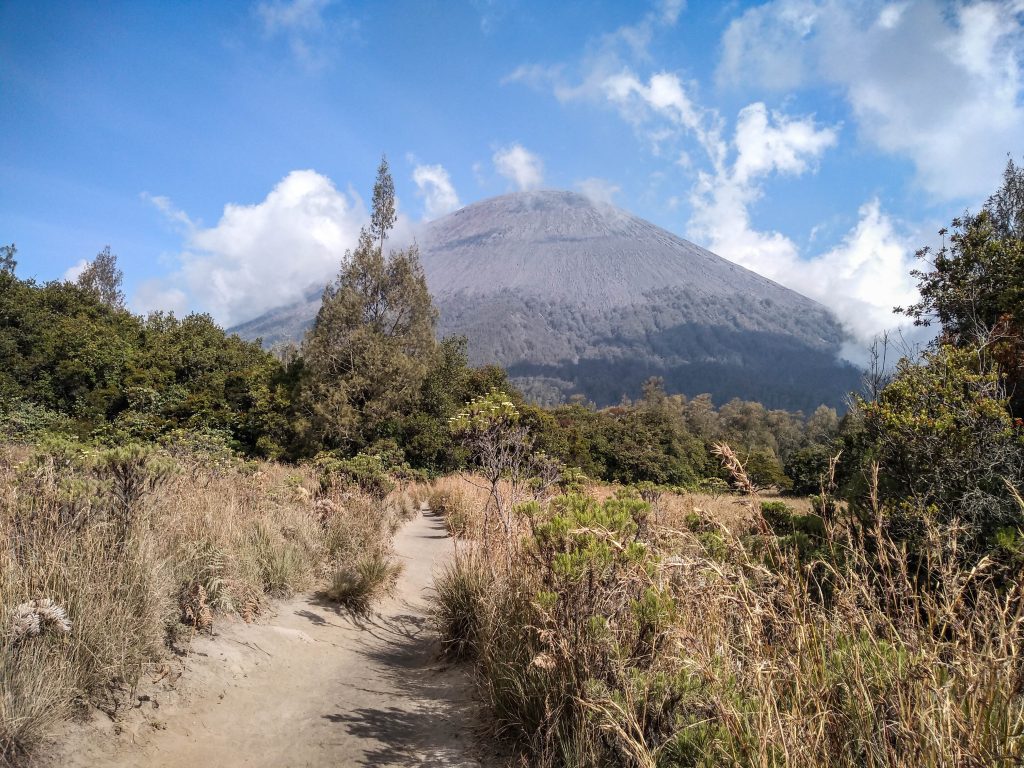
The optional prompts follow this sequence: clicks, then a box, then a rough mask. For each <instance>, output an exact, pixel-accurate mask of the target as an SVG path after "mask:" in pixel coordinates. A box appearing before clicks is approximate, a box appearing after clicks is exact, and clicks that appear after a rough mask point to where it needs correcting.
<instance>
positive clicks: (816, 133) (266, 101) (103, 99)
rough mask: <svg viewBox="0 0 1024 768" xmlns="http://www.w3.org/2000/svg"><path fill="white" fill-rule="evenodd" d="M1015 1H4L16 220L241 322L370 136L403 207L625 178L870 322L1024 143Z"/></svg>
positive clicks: (0, 27)
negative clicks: (917, 253)
mask: <svg viewBox="0 0 1024 768" xmlns="http://www.w3.org/2000/svg"><path fill="white" fill-rule="evenodd" d="M1022 24H1024V2H1021V0H1012V1H1011V0H1007V1H1006V2H980V3H978V2H975V3H964V4H952V3H935V2H926V1H925V0H917V1H916V2H896V3H881V2H878V3H876V2H865V3H851V2H839V0H820V1H817V0H773V1H772V2H768V3H739V2H735V3H698V2H690V3H689V4H683V3H680V2H673V1H672V0H667V1H666V0H662V1H661V2H652V3H627V2H609V3H605V4H594V3H581V2H565V3H547V2H526V0H475V1H469V2H461V3H460V2H436V1H435V2H392V3H357V2H346V1H345V0H334V1H333V2H332V1H330V0H288V1H286V0H258V1H257V2H254V3H251V4H248V5H247V4H244V3H239V2H233V3H215V2H194V3H188V2H179V3H156V2H142V1H140V0H136V2H131V3H116V2H111V3H67V4H62V3H42V2H5V3H0V99H2V103H3V105H4V118H5V119H4V128H3V132H2V139H0V174H2V178H3V184H2V185H0V240H2V241H3V242H11V241H14V242H16V243H17V245H18V249H19V261H20V263H19V270H18V271H19V274H21V275H22V276H33V277H35V278H37V279H39V280H49V279H60V278H62V277H65V276H73V275H74V274H75V270H76V269H77V268H80V266H81V264H82V263H83V260H85V259H89V258H91V257H92V256H94V255H95V254H96V253H97V252H98V251H99V250H101V249H102V248H103V247H104V246H105V245H108V244H109V245H110V246H111V248H112V250H113V251H114V252H115V253H116V254H118V256H119V258H120V263H121V266H122V268H123V270H124V272H125V283H126V289H127V292H128V295H129V300H130V303H131V305H132V306H133V308H135V309H136V310H138V311H146V310H150V309H155V308H166V309H174V310H176V311H178V312H182V311H186V310H192V309H196V310H203V311H210V312H212V313H213V314H214V316H215V317H216V318H217V319H218V320H219V321H221V322H223V323H225V324H230V323H233V322H238V321H241V320H245V319H247V318H248V317H251V316H253V315H254V314H257V313H259V312H260V311H263V310H265V309H267V308H270V307H273V306H276V305H279V304H281V303H284V302H287V301H289V300H292V299H294V298H295V297H296V296H297V295H298V294H299V293H301V292H302V291H303V290H304V289H305V288H307V287H308V286H309V285H310V284H313V283H317V282H322V281H323V280H325V279H326V278H327V277H328V276H330V275H331V274H332V273H333V272H335V271H336V268H337V264H338V260H339V259H340V258H341V256H342V254H343V253H344V250H345V248H346V247H348V246H350V245H351V244H352V243H353V242H354V239H355V235H356V233H357V232H358V228H359V226H360V225H361V224H362V222H363V220H364V217H365V214H366V212H365V202H364V201H365V200H366V198H367V197H368V195H369V191H370V188H371V186H372V183H373V176H374V171H375V169H376V165H377V163H378V161H379V159H380V155H381V153H382V152H386V153H387V154H388V157H389V160H390V162H391V166H392V171H393V174H394V177H395V182H396V187H397V190H398V195H399V199H400V206H401V211H402V214H403V219H402V222H401V226H400V228H401V230H402V231H403V233H405V234H406V235H408V234H414V233H415V227H416V225H417V223H418V222H421V221H423V220H424V219H426V218H430V217H434V216H438V215H441V214H443V213H445V212H447V211H449V210H451V209H452V208H454V207H457V206H458V205H460V204H466V203H470V202H473V201H475V200H479V199H482V198H485V197H489V196H492V195H496V194H501V193H504V192H507V191H510V190H514V189H527V188H536V187H544V188H566V189H577V190H581V191H584V192H586V193H587V194H590V195H592V196H595V197H597V198H601V199H608V200H611V201H612V202H614V203H615V204H617V205H620V206H622V207H624V208H626V209H628V210H631V211H633V212H635V213H637V214H639V215H641V216H644V217H645V218H648V219H650V220H652V221H654V222H655V223H657V224H659V225H661V226H663V227H665V228H667V229H669V230H671V231H673V232H675V233H677V234H680V235H682V236H684V237H687V238H688V239H691V240H693V241H695V242H697V243H699V244H701V245H704V246H706V247H709V248H711V249H712V250H714V251H716V252H718V253H720V254H721V255H723V256H725V257H727V258H730V259H733V260H735V261H738V262H739V263H742V264H744V265H746V266H749V267H751V268H753V269H756V270H757V271H760V272H762V273H763V274H766V275H768V276H769V277H772V278H773V279H776V280H778V281H779V282H782V283H783V284H786V285H789V286H791V287H793V288H795V289H796V290H799V291H801V292H803V293H805V294H807V295H809V296H812V297H813V298H816V299H818V300H820V301H823V302H825V303H827V304H828V305H829V306H832V307H833V308H834V309H835V310H836V312H837V314H839V316H840V319H842V320H843V321H844V322H845V323H846V324H847V326H848V327H849V328H850V330H851V332H853V334H854V335H855V336H856V337H857V338H858V339H864V338H867V337H868V336H870V334H871V333H873V332H875V331H877V330H880V329H881V328H883V327H885V326H886V325H890V324H892V323H893V320H892V318H891V316H890V315H889V313H888V309H889V308H890V307H891V306H892V305H893V304H895V303H899V302H904V301H907V300H909V299H912V298H913V282H912V281H911V280H910V279H909V278H908V277H907V275H906V273H907V271H908V269H909V268H910V267H911V266H912V263H913V251H914V249H915V248H916V247H919V246H920V245H923V244H925V243H929V242H933V238H934V232H935V230H936V229H938V227H940V226H942V225H943V224H945V223H948V220H949V219H950V218H951V217H952V216H954V215H956V214H957V213H959V212H961V211H962V210H963V209H964V208H965V207H974V208H976V207H977V205H978V204H979V202H980V201H982V200H983V199H984V198H985V196H986V195H987V194H989V193H991V192H992V191H994V190H995V188H996V187H997V186H998V183H999V174H1000V171H1001V170H1002V167H1003V166H1004V165H1005V161H1006V156H1007V153H1012V154H1013V155H1014V157H1016V158H1018V159H1020V157H1021V155H1022V150H1024V104H1022V88H1024V72H1022V55H1024V35H1022Z"/></svg>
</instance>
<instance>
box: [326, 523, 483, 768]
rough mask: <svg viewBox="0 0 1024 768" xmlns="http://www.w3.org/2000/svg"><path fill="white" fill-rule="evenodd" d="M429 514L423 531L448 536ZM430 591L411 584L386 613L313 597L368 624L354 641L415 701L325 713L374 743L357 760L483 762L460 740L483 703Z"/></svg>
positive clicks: (388, 763) (353, 644) (439, 763)
mask: <svg viewBox="0 0 1024 768" xmlns="http://www.w3.org/2000/svg"><path fill="white" fill-rule="evenodd" d="M421 514H423V516H424V517H425V518H427V521H428V522H429V525H428V526H426V527H425V530H424V531H423V532H422V533H418V534H417V536H416V538H419V539H441V538H447V537H448V535H447V530H446V527H445V524H444V518H443V517H442V516H441V515H436V514H434V513H431V512H429V511H426V510H423V511H422V512H421ZM420 578H422V575H421V576H420ZM425 592H426V590H422V591H420V592H419V593H418V594H416V595H415V596H414V595H412V594H410V593H409V591H408V590H406V592H405V595H404V599H391V600H387V601H385V602H384V604H382V605H381V606H380V612H378V613H374V614H372V615H369V616H352V615H349V614H346V613H344V612H343V609H339V606H338V605H336V604H334V603H330V602H329V601H321V600H320V599H314V600H312V601H311V603H310V605H311V609H312V608H314V606H315V607H316V608H320V609H326V610H328V611H331V612H333V613H335V614H336V615H343V616H345V617H346V619H348V620H349V621H351V622H352V625H353V626H354V627H357V628H358V629H359V630H360V631H359V633H358V634H357V635H355V636H354V637H352V639H351V644H350V646H349V647H350V648H352V649H354V650H356V651H357V652H358V653H360V654H361V655H362V656H363V657H364V658H365V660H366V664H367V666H371V667H374V668H377V669H381V670H383V675H384V680H383V681H382V682H386V683H387V685H388V686H389V687H393V688H394V689H396V690H400V691H401V692H402V694H403V698H404V699H405V700H406V701H407V702H410V703H411V704H412V706H405V707H395V706H381V707H359V708H356V709H353V710H351V711H346V712H337V711H332V712H326V713H324V714H323V715H322V716H321V717H322V718H323V719H324V720H327V721H329V722H331V723H334V724H336V725H337V726H338V727H340V728H344V729H345V730H346V731H347V733H348V734H350V735H351V736H355V737H357V738H359V739H361V740H364V741H365V742H366V744H367V747H366V749H365V751H364V755H363V757H362V758H361V759H360V760H357V762H356V764H357V765H365V766H475V765H479V763H477V762H476V761H473V760H468V759H467V758H466V757H465V753H464V752H463V748H462V747H461V746H460V747H459V748H455V747H453V738H459V737H458V734H459V733H460V732H461V733H465V726H466V724H467V723H468V722H472V721H474V720H475V719H476V711H475V710H476V707H474V706H473V700H472V698H471V692H470V690H469V684H468V683H467V678H466V675H465V672H464V670H460V669H456V668H454V667H452V666H451V665H449V664H448V663H447V662H445V661H444V660H443V659H442V658H441V644H440V641H439V639H438V637H437V634H436V633H435V632H434V630H433V627H432V626H431V621H430V618H429V611H430V600H429V598H428V597H427V595H426V594H425ZM311 612H312V611H311ZM314 615H316V614H314ZM311 620H312V619H311ZM465 746H467V747H468V746H469V745H468V744H467V745H465Z"/></svg>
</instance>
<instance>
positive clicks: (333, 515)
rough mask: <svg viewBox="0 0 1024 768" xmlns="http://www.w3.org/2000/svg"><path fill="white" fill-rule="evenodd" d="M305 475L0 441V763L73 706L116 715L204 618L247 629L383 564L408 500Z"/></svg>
mask: <svg viewBox="0 0 1024 768" xmlns="http://www.w3.org/2000/svg"><path fill="white" fill-rule="evenodd" d="M321 480H322V478H320V477H319V476H318V474H317V471H316V470H314V469H313V468H311V467H294V466H285V465H280V464H275V463H267V462H260V463H256V462H244V461H240V460H238V459H236V458H233V457H231V456H230V454H225V453H217V454H215V453H210V452H203V451H194V450H183V449H175V448H168V449H156V448H154V447H146V446H128V447H122V448H115V449H94V448H87V447H85V446H82V445H78V444H73V443H57V444H53V445H49V446H47V447H45V448H37V449H30V448H24V447H13V446H8V447H0V541H2V542H4V545H3V548H2V549H0V763H2V762H4V761H14V760H16V759H18V758H19V756H25V755H27V754H29V752H30V751H31V749H32V747H33V745H34V744H36V743H37V742H38V741H39V739H40V738H41V737H43V736H44V735H45V734H46V732H47V730H48V729H49V728H50V727H51V726H52V725H53V724H54V722H56V721H58V720H60V719H62V718H66V717H67V716H69V715H71V714H73V713H74V712H75V711H76V710H78V709H80V708H82V707H87V706H97V707H100V708H101V709H103V710H104V711H106V712H107V713H109V714H110V715H111V716H112V717H116V716H117V714H118V712H119V711H120V710H121V709H122V708H123V707H124V706H126V705H127V704H128V703H129V702H130V701H131V691H132V688H133V686H134V684H135V682H136V681H137V680H138V678H139V676H140V674H141V673H142V672H143V671H144V670H145V669H146V668H147V665H149V664H151V663H153V662H155V661H157V660H159V659H160V658H161V656H162V655H163V654H165V653H166V652H167V648H168V646H169V645H173V644H175V643H183V642H187V640H188V638H189V637H190V636H191V635H192V634H193V633H195V632H200V631H206V630H209V629H210V628H211V626H212V624H213V623H214V622H216V621H218V620H219V619H218V617H219V616H222V615H226V614H235V615H238V616H241V617H242V618H244V619H245V620H252V619H253V618H255V617H257V616H258V615H259V614H260V612H261V611H262V610H263V609H264V607H265V606H266V604H267V600H268V598H270V597H275V596H287V595H289V594H291V593H293V592H296V591H299V590H305V589H309V588H311V587H312V586H314V584H316V583H319V582H321V581H325V580H326V581H330V580H331V579H332V577H334V575H335V574H336V572H337V571H338V570H339V569H340V568H341V567H342V566H341V564H343V563H351V562H363V560H360V558H367V557H369V558H370V559H371V560H373V561H374V562H376V563H378V564H379V565H381V567H383V568H384V569H385V571H387V570H388V569H389V568H391V566H390V564H389V559H388V554H389V552H390V541H391V537H392V535H393V533H394V530H395V529H396V527H397V525H398V524H399V522H400V518H401V515H402V513H403V510H404V509H407V508H411V501H410V500H409V499H408V498H407V497H406V495H405V494H403V493H402V492H401V491H400V490H395V491H392V492H391V493H390V494H389V495H388V496H386V497H380V498H373V497H370V496H367V495H364V494H362V493H360V492H359V491H358V489H351V488H345V487H342V486H337V485H334V484H324V483H323V482H321ZM335 581H336V578H335ZM375 594H376V592H375V591H374V590H369V591H368V592H366V594H364V595H363V597H362V600H363V602H364V604H366V605H368V603H369V600H371V599H373V597H374V596H375ZM47 601H49V602H47ZM48 610H49V611H50V612H52V611H55V610H59V611H60V612H62V615H66V618H67V622H66V624H63V625H62V624H60V623H59V622H57V621H53V620H48V618H47V611H48Z"/></svg>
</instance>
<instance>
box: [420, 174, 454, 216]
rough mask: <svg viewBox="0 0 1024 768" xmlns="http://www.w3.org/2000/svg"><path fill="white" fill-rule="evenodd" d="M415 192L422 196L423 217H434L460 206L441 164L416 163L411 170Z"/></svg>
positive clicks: (450, 181) (449, 179) (449, 178)
mask: <svg viewBox="0 0 1024 768" xmlns="http://www.w3.org/2000/svg"><path fill="white" fill-rule="evenodd" d="M412 180H413V181H414V182H415V183H416V190H417V191H416V194H417V195H419V196H420V197H422V198H423V207H424V214H425V218H427V219H436V218H437V217H438V216H444V215H445V214H446V213H451V212H452V211H454V210H455V209H456V208H460V207H462V203H460V202H459V196H458V194H456V192H455V187H454V186H453V185H452V180H451V177H450V176H449V175H448V171H447V170H445V168H444V166H443V165H417V166H416V167H415V168H414V169H413V172H412Z"/></svg>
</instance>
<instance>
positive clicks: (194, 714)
mask: <svg viewBox="0 0 1024 768" xmlns="http://www.w3.org/2000/svg"><path fill="white" fill-rule="evenodd" d="M395 548H396V551H397V554H398V556H399V558H400V559H401V561H402V562H403V564H404V566H405V568H404V571H403V573H402V576H401V578H400V579H399V582H398V585H397V589H396V591H395V595H394V597H392V598H390V599H388V600H386V601H385V602H384V603H383V604H382V605H380V606H378V614H377V615H375V616H374V617H373V618H371V619H367V620H365V621H363V622H359V623H356V622H355V621H353V620H352V619H351V618H350V617H348V616H347V615H345V614H339V613H338V612H337V611H336V610H335V609H334V608H333V607H332V606H330V605H329V604H326V603H323V602H320V601H319V600H318V599H317V598H315V597H313V596H311V595H306V596H303V597H298V598H295V599H292V600H289V601H286V602H282V603H279V604H278V605H277V607H276V615H275V616H274V617H273V618H271V619H269V620H267V621H265V622H264V623H261V624H255V625H245V624H242V623H240V622H232V623H227V622H221V623H220V625H218V626H217V636H216V637H213V638H206V637H203V638H198V639H197V640H195V641H194V642H193V644H192V652H191V655H190V657H189V660H188V662H187V664H186V671H185V673H184V675H183V676H182V677H181V679H180V682H179V683H178V684H177V686H176V687H177V689H178V690H176V691H174V692H173V693H154V694H152V699H151V700H149V701H146V700H143V701H142V702H140V705H139V708H138V710H137V711H136V712H135V713H134V714H133V716H132V717H129V718H128V720H127V722H126V723H125V724H124V725H122V726H121V728H122V730H121V732H120V733H119V734H116V735H115V734H114V733H112V729H111V727H110V725H109V724H107V725H106V729H107V730H108V731H109V732H108V733H102V732H101V731H102V728H100V727H99V726H98V725H96V724H94V725H92V726H89V727H87V728H85V729H82V727H81V726H77V727H75V728H72V729H70V730H69V733H68V734H67V735H66V738H64V739H62V743H61V744H60V745H59V747H58V748H57V749H56V750H55V751H56V752H57V754H56V755H54V757H55V758H56V762H55V764H56V765H62V766H64V765H67V766H106V767H109V768H121V767H122V766H123V767H124V768H127V767H128V766H154V767H156V766H159V767H160V768H196V767H197V766H231V767H235V766H238V767H239V768H241V767H242V766H245V767H246V768H250V767H251V768H256V767H260V766H267V767H268V768H269V767H270V766H274V768H279V767H285V766H287V767H289V768H299V767H300V766H348V765H353V766H360V765H365V766H414V765H415V766H476V765H479V764H480V763H478V762H477V761H476V760H475V759H473V758H472V757H470V747H471V737H470V723H471V718H472V716H473V714H474V711H475V707H474V705H473V703H472V700H471V695H470V689H469V683H468V681H467V679H466V677H465V674H464V672H462V671H461V670H455V669H450V668H447V666H446V665H445V663H444V662H442V661H439V660H438V655H437V645H436V638H435V637H434V635H433V633H432V632H431V630H430V628H429V626H428V621H427V617H426V612H427V592H428V590H429V588H430V585H431V584H432V583H433V578H432V575H433V570H434V569H435V568H436V567H437V566H438V565H439V564H440V563H441V562H443V561H444V560H445V558H447V557H449V556H450V554H451V548H452V542H451V539H450V538H448V536H447V533H446V531H445V527H444V524H443V521H442V520H441V518H439V517H435V516H434V515H432V514H431V513H430V512H427V511H423V512H421V513H420V514H418V515H417V516H416V518H415V519H414V520H413V521H412V522H409V523H408V524H406V525H405V527H404V528H402V530H401V531H399V533H398V535H397V536H396V539H395ZM143 698H144V699H145V695H144V696H143ZM154 700H155V701H156V702H157V706H156V707H154V706H153V704H154ZM83 730H84V733H83ZM51 754H52V753H51Z"/></svg>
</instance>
